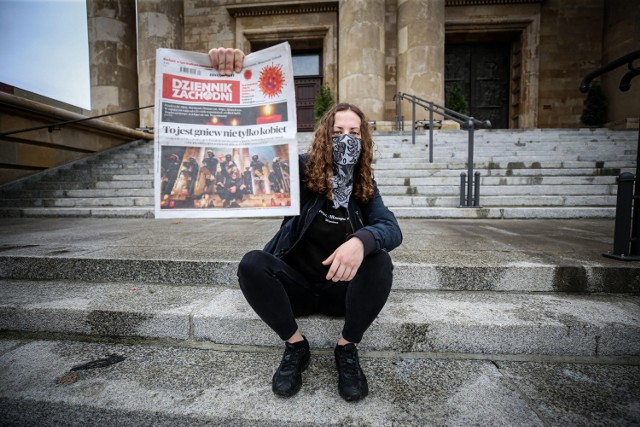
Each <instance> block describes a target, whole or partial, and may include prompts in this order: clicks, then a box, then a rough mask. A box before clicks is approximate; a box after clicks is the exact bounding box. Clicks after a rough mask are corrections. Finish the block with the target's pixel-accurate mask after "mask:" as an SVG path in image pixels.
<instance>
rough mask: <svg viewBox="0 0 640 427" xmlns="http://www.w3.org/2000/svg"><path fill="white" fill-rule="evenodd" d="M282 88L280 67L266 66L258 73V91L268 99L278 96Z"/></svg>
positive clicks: (282, 75) (282, 80) (282, 81)
mask: <svg viewBox="0 0 640 427" xmlns="http://www.w3.org/2000/svg"><path fill="white" fill-rule="evenodd" d="M282 86H284V73H283V72H282V66H281V65H267V66H266V67H264V68H263V69H262V71H260V90H261V91H262V93H263V94H265V95H266V96H268V97H269V98H273V97H274V96H277V95H280V93H282Z"/></svg>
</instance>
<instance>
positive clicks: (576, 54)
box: [537, 0, 604, 128]
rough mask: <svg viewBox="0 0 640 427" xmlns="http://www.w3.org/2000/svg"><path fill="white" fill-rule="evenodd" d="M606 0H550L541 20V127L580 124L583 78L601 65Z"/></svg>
mask: <svg viewBox="0 0 640 427" xmlns="http://www.w3.org/2000/svg"><path fill="white" fill-rule="evenodd" d="M603 15H604V8H603V0H547V1H546V2H545V3H544V4H543V6H542V16H541V23H540V47H539V51H540V83H539V87H540V93H539V116H538V124H537V126H538V127H542V128H565V127H580V126H582V125H581V123H580V115H581V114H582V109H583V101H584V97H585V95H584V94H582V93H581V92H580V91H579V86H580V81H581V80H582V78H583V77H584V76H585V75H586V74H588V73H589V72H590V71H593V70H594V69H596V68H598V67H599V66H600V65H601V57H602V39H603V35H602V28H603Z"/></svg>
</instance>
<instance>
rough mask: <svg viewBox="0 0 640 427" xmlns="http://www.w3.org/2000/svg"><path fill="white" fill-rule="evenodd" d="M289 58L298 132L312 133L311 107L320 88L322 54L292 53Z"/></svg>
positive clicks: (317, 52)
mask: <svg viewBox="0 0 640 427" xmlns="http://www.w3.org/2000/svg"><path fill="white" fill-rule="evenodd" d="M291 56H292V58H291V59H292V61H293V80H294V83H295V86H296V113H297V118H298V132H313V128H314V120H313V106H314V104H315V101H316V97H317V96H318V94H320V88H321V87H322V71H321V70H322V52H319V51H311V52H294V53H292V55H291Z"/></svg>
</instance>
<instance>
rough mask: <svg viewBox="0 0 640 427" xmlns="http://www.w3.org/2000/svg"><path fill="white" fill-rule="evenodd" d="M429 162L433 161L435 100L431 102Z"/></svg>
mask: <svg viewBox="0 0 640 427" xmlns="http://www.w3.org/2000/svg"><path fill="white" fill-rule="evenodd" d="M429 163H433V102H429Z"/></svg>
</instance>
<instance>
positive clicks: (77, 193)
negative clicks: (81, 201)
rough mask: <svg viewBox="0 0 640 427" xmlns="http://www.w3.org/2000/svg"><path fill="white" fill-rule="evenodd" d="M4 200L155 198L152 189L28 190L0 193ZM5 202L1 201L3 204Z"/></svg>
mask: <svg viewBox="0 0 640 427" xmlns="http://www.w3.org/2000/svg"><path fill="white" fill-rule="evenodd" d="M0 195H1V197H2V198H3V199H21V200H28V199H50V198H59V197H139V196H145V197H153V189H152V188H116V189H79V190H74V189H70V190H49V189H47V190H26V191H13V192H4V193H0ZM3 202H4V200H2V201H0V204H3Z"/></svg>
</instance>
